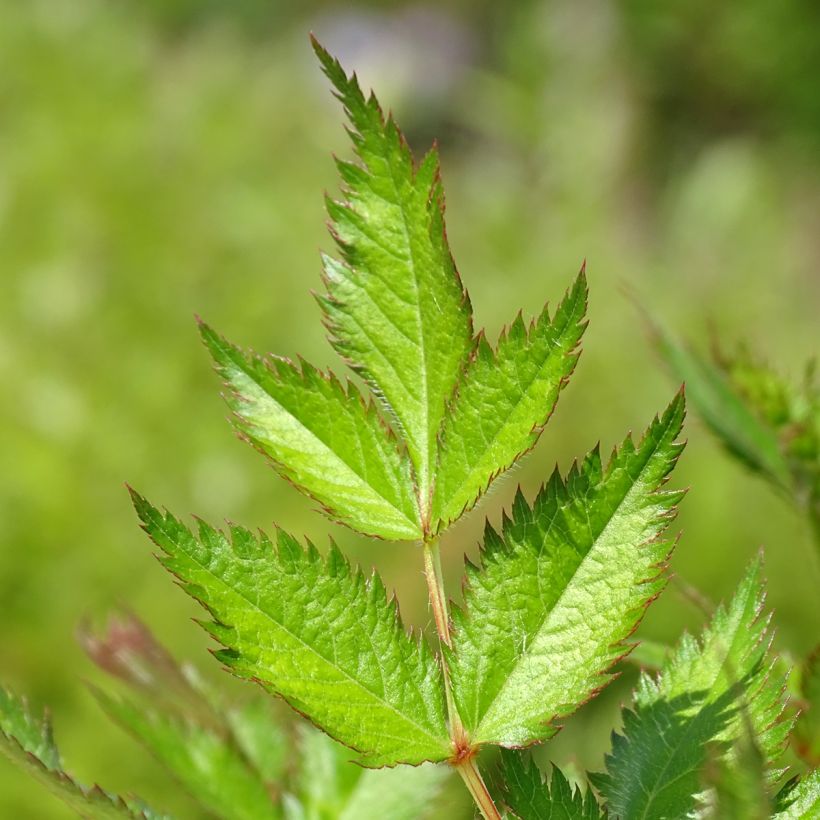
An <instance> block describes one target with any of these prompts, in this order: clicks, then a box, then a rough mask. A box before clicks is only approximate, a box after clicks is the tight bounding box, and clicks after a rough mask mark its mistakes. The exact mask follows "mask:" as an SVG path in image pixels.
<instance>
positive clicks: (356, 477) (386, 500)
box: [200, 324, 421, 540]
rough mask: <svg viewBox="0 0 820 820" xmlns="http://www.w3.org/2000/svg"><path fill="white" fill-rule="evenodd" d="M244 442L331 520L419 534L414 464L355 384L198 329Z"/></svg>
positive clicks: (392, 534)
mask: <svg viewBox="0 0 820 820" xmlns="http://www.w3.org/2000/svg"><path fill="white" fill-rule="evenodd" d="M200 329H201V332H202V338H203V340H204V341H205V344H206V345H207V346H208V349H209V350H210V351H211V354H212V355H213V357H214V361H215V362H216V366H217V370H218V371H219V373H220V375H221V376H222V378H223V379H224V380H225V382H226V384H227V386H228V387H229V388H230V389H231V393H230V394H229V395H228V397H227V398H228V403H229V405H230V407H231V409H232V410H233V411H234V413H235V414H236V421H235V425H236V427H237V429H238V430H239V431H240V433H241V434H242V436H243V437H245V438H246V439H247V440H248V441H250V442H251V443H252V444H254V445H255V446H256V447H257V448H258V449H259V450H260V451H262V452H263V453H264V454H265V455H267V456H268V457H269V458H270V459H271V461H272V462H273V465H274V467H275V468H276V469H277V471H278V472H279V473H280V475H282V476H284V477H285V478H287V479H289V480H290V481H292V482H293V483H294V484H295V485H296V486H297V487H299V488H300V489H301V490H303V491H304V492H306V493H307V494H308V495H310V496H311V497H313V498H315V499H316V500H317V501H318V502H319V503H320V504H322V505H323V506H324V507H325V509H326V510H327V511H328V513H329V514H330V515H331V517H333V518H336V519H338V520H339V521H342V522H344V523H345V524H348V525H349V526H350V527H353V528H354V529H357V530H359V531H361V532H363V533H365V534H367V535H376V536H380V537H382V538H389V539H395V540H415V539H418V538H420V537H421V528H420V524H419V512H418V507H417V503H416V499H415V493H414V488H413V480H412V478H411V474H410V462H409V461H408V460H407V457H406V455H404V454H403V453H402V452H401V451H400V450H399V448H398V444H397V442H396V440H395V437H394V436H393V435H392V433H390V432H389V431H388V429H387V427H386V426H385V425H384V422H383V421H382V420H381V419H380V418H379V416H378V413H377V411H376V408H375V407H374V406H373V405H372V404H371V405H365V403H364V400H363V399H362V397H361V395H360V394H359V392H358V391H357V390H356V388H355V387H353V385H348V387H347V388H345V387H343V386H342V384H341V383H340V382H339V380H338V379H337V378H336V377H335V376H334V375H333V374H332V373H331V374H327V375H326V374H324V373H321V372H320V371H318V370H316V369H315V368H314V367H312V366H311V365H309V364H307V363H306V362H302V367H301V370H299V369H298V368H296V367H295V366H294V365H293V364H292V363H291V362H288V361H286V360H284V359H278V358H274V357H270V358H268V359H267V360H263V359H262V358H260V357H259V356H253V355H247V354H245V353H244V352H243V351H241V350H240V349H239V348H238V347H235V346H234V345H232V344H230V343H229V342H227V341H226V340H225V339H223V338H222V337H221V336H219V335H217V334H216V333H214V331H213V330H211V328H209V327H208V326H207V325H205V324H202V325H200Z"/></svg>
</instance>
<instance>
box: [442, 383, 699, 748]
mask: <svg viewBox="0 0 820 820" xmlns="http://www.w3.org/2000/svg"><path fill="white" fill-rule="evenodd" d="M683 416H684V398H683V394H682V393H681V394H679V395H678V396H677V397H676V398H675V400H674V401H673V402H672V404H671V405H670V406H669V408H668V409H667V411H666V412H665V413H664V415H663V417H662V418H660V419H658V418H656V419H655V421H654V422H653V423H652V425H651V426H650V427H649V430H648V431H647V433H646V434H645V436H644V438H643V440H642V441H641V442H640V443H639V444H638V445H637V446H635V445H634V444H633V442H632V440H631V438H630V437H627V439H626V440H625V441H624V443H623V445H622V447H621V449H620V450H616V451H615V452H614V453H613V455H612V458H611V460H610V462H609V464H608V465H607V467H606V468H605V469H604V467H603V466H602V463H601V457H600V454H599V452H598V451H597V449H596V450H595V451H593V452H592V453H590V455H589V456H587V458H586V459H585V460H584V462H583V464H582V465H581V466H580V467H578V466H577V465H575V466H574V467H573V468H572V470H571V471H570V473H569V475H568V476H567V479H566V480H563V479H562V478H561V476H560V475H559V474H558V472H557V471H556V472H555V473H554V474H553V476H552V479H551V480H550V481H549V483H548V484H547V485H546V486H545V487H544V488H543V489H542V490H541V492H540V493H539V494H538V497H537V498H536V500H535V504H534V505H533V506H532V507H530V506H529V505H528V504H527V502H526V501H525V500H524V497H523V496H522V495H521V494H520V493H519V494H518V496H517V498H516V500H515V503H514V505H513V509H512V518H511V519H510V518H506V516H505V520H504V523H503V529H502V532H501V534H500V535H499V534H498V533H496V532H495V531H494V530H493V529H492V528H491V527H489V525H488V527H487V530H486V538H485V543H484V552H483V556H482V557H483V564H484V568H483V569H479V568H477V567H473V566H469V567H468V584H467V588H466V592H465V602H464V608H463V610H458V609H457V610H455V611H454V616H453V623H454V644H453V651H452V652H449V653H448V655H447V658H448V662H449V666H450V671H451V677H452V685H453V695H454V697H455V701H456V704H457V706H458V711H459V714H460V715H461V719H462V721H463V723H464V725H465V727H466V728H467V730H468V734H469V735H470V740H471V742H472V743H474V744H482V743H495V744H500V745H502V746H521V745H525V744H528V743H532V742H533V741H536V740H541V739H545V738H548V737H550V736H551V735H553V734H554V733H555V732H556V731H557V729H556V728H555V726H554V720H555V718H557V717H560V716H562V715H566V714H569V713H570V712H572V711H574V710H575V709H577V708H578V707H579V706H580V705H581V704H582V703H583V702H584V701H585V700H587V699H588V698H589V697H590V696H591V695H592V694H594V692H595V691H596V690H598V689H599V688H601V687H602V686H603V685H604V684H605V683H606V682H607V680H608V678H607V676H606V674H605V673H606V670H607V669H608V668H609V667H610V666H612V664H613V663H614V662H615V661H616V660H617V659H618V658H619V657H620V656H622V655H623V654H624V653H625V652H626V651H627V649H626V648H625V647H624V646H623V645H622V643H621V641H623V640H624V639H625V638H626V637H627V635H629V633H630V632H631V631H632V630H633V628H634V627H635V625H636V623H637V622H638V620H639V619H640V617H641V615H642V613H643V611H644V609H645V607H646V606H647V604H648V603H649V601H650V600H652V598H653V597H654V596H655V595H657V593H658V592H659V591H660V589H661V587H662V586H663V584H664V580H663V578H662V571H663V567H664V565H665V559H666V557H667V555H668V553H669V549H670V548H669V545H668V544H667V543H665V542H664V541H663V540H662V539H661V538H660V536H661V533H662V532H663V530H664V529H665V528H666V526H667V523H668V522H669V520H670V518H671V517H672V516H673V515H674V509H675V505H676V504H677V502H678V501H679V500H680V498H681V497H682V493H680V492H670V491H664V490H661V487H662V485H663V484H664V482H665V480H666V478H667V476H668V474H669V472H670V471H671V470H672V468H673V467H674V465H675V462H676V460H677V458H678V455H679V453H680V451H681V449H682V447H683V445H682V444H678V443H676V441H675V440H676V438H677V436H678V434H679V433H680V430H681V425H682V422H683Z"/></svg>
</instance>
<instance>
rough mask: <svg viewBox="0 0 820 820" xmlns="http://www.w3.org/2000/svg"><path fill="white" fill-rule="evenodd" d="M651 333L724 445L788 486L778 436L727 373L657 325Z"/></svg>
mask: <svg viewBox="0 0 820 820" xmlns="http://www.w3.org/2000/svg"><path fill="white" fill-rule="evenodd" d="M652 330H653V334H654V337H655V340H656V343H657V345H658V348H659V349H660V351H661V354H662V355H663V357H664V358H665V359H666V361H667V363H668V364H669V366H670V367H671V369H672V371H673V373H674V375H675V378H676V379H679V380H681V381H683V382H685V383H686V395H687V396H688V398H689V401H690V402H691V403H692V406H693V407H694V408H695V409H696V410H697V411H698V413H699V414H700V415H701V416H702V417H703V420H704V421H705V422H706V424H707V425H708V426H709V427H710V428H711V429H712V430H713V432H714V433H715V435H717V437H718V438H719V439H720V441H721V442H722V443H723V444H724V446H725V447H726V448H727V449H728V450H729V451H730V452H731V453H733V454H734V455H735V456H737V457H738V458H739V459H740V460H741V461H743V462H744V463H745V464H746V465H747V466H749V467H751V468H752V469H753V470H756V471H758V472H760V473H762V474H763V475H765V476H766V477H767V478H768V479H770V480H771V481H772V482H773V483H775V484H776V485H777V486H778V487H780V489H787V488H788V486H789V467H788V464H787V463H786V460H785V458H784V457H783V455H782V453H781V452H780V447H779V444H778V440H777V436H776V434H775V432H774V431H773V430H772V429H770V428H769V427H768V426H767V425H766V424H765V423H764V422H763V421H761V420H760V419H759V418H758V417H757V416H756V414H755V413H754V412H753V411H752V409H751V408H750V407H749V406H748V404H747V403H746V402H744V401H743V399H742V398H741V397H740V396H739V395H738V394H737V393H736V391H735V390H733V389H732V385H731V384H730V382H729V380H728V379H727V378H726V375H725V374H724V373H723V372H721V370H720V369H719V368H718V367H717V366H716V365H714V364H712V363H711V362H709V361H707V360H706V359H705V358H703V357H701V356H699V355H697V354H696V353H695V352H693V351H692V350H691V349H690V348H689V347H687V346H685V345H683V344H681V343H679V342H678V341H677V340H676V339H675V338H674V337H673V336H672V335H671V334H669V333H668V332H667V331H666V330H664V329H663V328H662V327H661V326H660V325H654V324H653V325H652Z"/></svg>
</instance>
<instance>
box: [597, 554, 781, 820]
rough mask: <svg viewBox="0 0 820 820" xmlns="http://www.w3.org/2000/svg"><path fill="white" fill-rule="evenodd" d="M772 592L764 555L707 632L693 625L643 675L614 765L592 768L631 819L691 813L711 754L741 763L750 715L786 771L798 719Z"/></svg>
mask: <svg viewBox="0 0 820 820" xmlns="http://www.w3.org/2000/svg"><path fill="white" fill-rule="evenodd" d="M764 600H765V595H764V591H763V584H762V582H761V580H760V561H759V560H757V561H755V562H754V563H753V564H752V566H751V567H750V569H749V571H748V572H747V574H746V576H745V578H744V579H743V581H742V582H741V584H740V586H739V587H738V590H737V592H736V593H735V596H734V598H733V599H732V601H731V602H730V603H729V605H728V606H727V607H722V606H721V607H719V608H718V609H717V611H716V612H715V614H714V616H713V618H712V621H711V623H710V624H709V626H708V627H707V628H706V629H705V630H704V633H703V637H702V638H701V640H700V641H695V640H694V639H692V638H691V637H689V636H688V635H684V637H683V639H682V640H681V642H680V643H679V645H678V646H677V648H676V650H675V652H674V653H673V654H672V656H671V657H670V658H669V660H668V661H667V662H666V663H665V664H664V666H663V668H662V669H661V672H660V673H659V675H658V676H657V678H652V677H649V676H648V675H645V674H644V675H642V676H641V679H640V682H639V684H638V689H637V691H636V693H635V697H634V704H633V708H632V709H631V710H626V711H625V712H624V727H623V733H622V734H620V735H618V734H615V735H613V740H612V752H611V753H609V754H608V755H607V758H606V766H607V772H608V773H607V774H603V775H593V776H592V777H593V783H594V784H595V786H596V787H597V788H598V789H599V791H600V792H601V793H602V795H603V796H604V797H605V798H606V799H607V807H608V808H609V810H610V812H611V813H613V814H615V815H616V816H618V817H620V818H624V820H628V819H629V818H638V817H640V818H645V817H683V816H686V815H687V813H688V812H691V811H693V810H694V809H695V808H696V802H697V801H696V795H697V794H698V793H699V792H700V790H701V783H702V780H703V775H704V767H705V766H706V764H707V762H708V761H709V760H710V756H711V758H714V759H717V760H718V761H719V762H720V763H721V764H723V765H726V766H728V767H730V768H731V767H733V766H737V765H740V764H739V758H738V753H737V748H735V744H736V742H737V741H738V739H740V738H742V733H743V731H744V727H745V726H746V725H748V726H749V728H750V731H751V733H752V736H753V739H754V742H755V744H756V747H757V749H758V750H759V753H760V755H761V756H762V761H763V765H764V767H765V768H766V769H768V770H769V771H768V774H767V777H768V780H769V782H770V783H771V782H773V781H774V780H775V779H776V778H777V777H778V776H779V775H780V774H781V771H780V770H772V768H771V767H772V766H773V765H774V763H775V761H776V759H777V757H778V756H779V754H780V753H781V751H782V750H783V746H784V744H785V741H786V738H787V736H788V733H789V730H790V728H791V721H789V720H784V719H782V717H781V715H782V712H783V709H784V706H785V704H784V702H783V691H784V688H785V680H784V677H783V675H782V674H778V673H775V671H774V670H773V669H772V665H771V663H770V661H768V660H767V650H768V646H769V642H770V638H769V637H768V635H767V630H768V623H769V618H766V617H762V615H761V613H762V609H763V604H764Z"/></svg>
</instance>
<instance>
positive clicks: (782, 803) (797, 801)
mask: <svg viewBox="0 0 820 820" xmlns="http://www.w3.org/2000/svg"><path fill="white" fill-rule="evenodd" d="M774 816H775V818H777V820H816V818H817V817H818V816H820V769H814V770H813V771H811V772H809V773H808V774H807V775H805V776H804V777H802V778H800V780H797V781H792V782H791V783H789V784H788V785H787V786H786V788H785V789H783V791H782V792H781V793H780V794H779V795H778V796H777V811H776V812H775V814H774Z"/></svg>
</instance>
